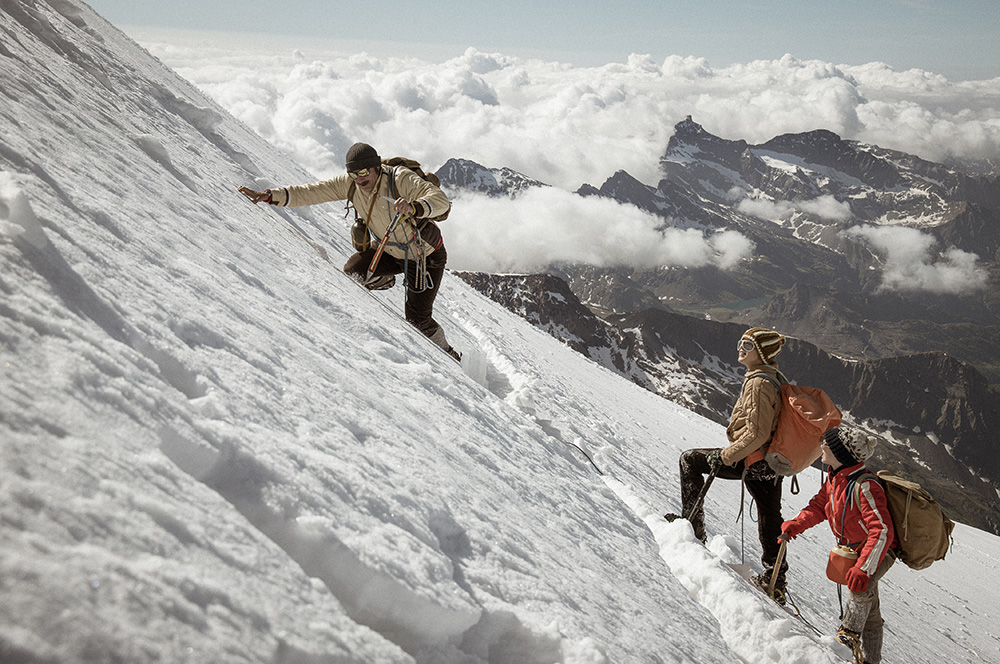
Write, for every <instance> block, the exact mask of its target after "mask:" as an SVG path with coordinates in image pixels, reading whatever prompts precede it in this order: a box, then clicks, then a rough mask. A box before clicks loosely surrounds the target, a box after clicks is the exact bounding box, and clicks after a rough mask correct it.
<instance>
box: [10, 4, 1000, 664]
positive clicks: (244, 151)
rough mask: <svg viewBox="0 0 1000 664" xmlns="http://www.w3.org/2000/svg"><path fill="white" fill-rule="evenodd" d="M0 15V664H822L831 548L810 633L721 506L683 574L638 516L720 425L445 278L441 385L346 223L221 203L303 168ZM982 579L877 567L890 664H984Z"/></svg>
mask: <svg viewBox="0 0 1000 664" xmlns="http://www.w3.org/2000/svg"><path fill="white" fill-rule="evenodd" d="M0 10H2V11H0V63H2V67H0V90H2V93H3V94H2V96H0V136H2V139H0V266H2V269H0V291H2V298H0V367H2V374H0V376H2V379H0V427H2V428H0V446H2V448H0V449H2V451H0V579H2V584H3V586H2V587H3V601H2V602H0V617H2V619H0V660H2V661H4V662H7V661H11V662H53V661H58V662H77V661H129V662H146V661H169V662H185V661H187V662H236V661H240V662H246V661H252V662H280V663H310V664H311V663H317V664H318V663H324V664H325V663H328V662H446V663H447V662H456V663H457V662H463V663H466V662H491V663H494V664H506V663H511V664H513V663H515V662H519V663H520V662H529V663H530V662H538V663H541V662H579V663H588V664H589V663H597V662H698V663H708V662H737V661H743V662H800V663H809V664H811V663H815V662H835V661H840V660H841V659H842V658H843V657H844V656H846V652H845V651H844V649H843V648H841V647H839V646H834V645H833V641H832V639H831V638H830V636H829V634H832V633H833V631H835V627H836V624H837V608H836V595H835V587H834V586H832V585H831V584H829V583H828V582H825V581H822V580H821V579H820V578H819V576H820V575H819V574H818V573H817V572H818V570H819V569H820V568H821V565H822V562H823V559H824V558H825V552H826V550H827V548H828V547H829V545H830V544H831V542H830V537H829V535H828V534H827V533H825V532H820V531H819V530H817V531H816V532H815V534H813V536H812V537H808V536H804V537H802V538H799V539H798V540H796V542H795V543H794V545H793V549H792V556H793V560H792V563H793V565H794V567H793V571H792V572H791V576H790V582H791V584H792V588H793V591H794V592H795V593H796V598H797V601H798V603H799V606H800V608H801V609H802V612H803V614H804V615H805V616H806V617H807V619H808V620H809V621H810V622H812V623H813V624H814V625H816V626H817V627H818V628H819V629H820V631H821V632H822V633H823V634H824V635H826V636H819V635H815V634H813V633H812V632H811V631H810V630H809V628H807V627H806V626H805V625H803V624H802V623H800V622H799V621H797V620H795V619H794V618H791V617H789V615H788V614H787V613H785V612H784V611H783V610H781V609H779V608H778V607H776V606H775V605H773V604H772V603H770V602H769V601H768V600H767V599H766V598H764V597H763V596H762V595H760V594H758V593H757V592H755V591H753V590H751V589H750V588H749V586H747V585H746V584H745V583H744V582H743V581H742V580H741V579H740V576H739V573H738V571H734V570H732V569H731V568H730V566H729V565H728V564H727V563H732V564H738V563H739V562H740V553H739V552H740V548H741V547H740V541H739V537H740V525H739V524H737V523H734V522H733V518H734V516H735V514H736V512H737V511H738V502H739V487H738V485H735V483H728V484H729V485H727V483H722V482H720V483H719V484H720V485H722V486H717V487H716V488H715V489H713V492H712V495H710V497H709V499H708V501H707V504H706V505H707V509H708V513H709V519H708V525H709V530H710V532H711V533H712V534H713V535H714V537H713V540H712V541H711V542H710V547H709V549H708V550H706V549H705V548H704V547H702V546H701V545H700V544H697V543H695V542H694V541H693V540H692V537H691V533H690V530H689V528H687V527H686V525H685V524H683V523H675V524H667V523H666V522H664V521H662V519H661V518H660V515H661V514H662V512H664V511H666V510H668V509H671V510H676V509H677V508H678V504H677V499H676V486H677V471H676V459H677V455H678V453H679V451H680V450H681V449H683V448H685V447H688V446H692V445H698V446H707V445H716V444H718V442H719V441H720V440H721V439H722V437H723V435H724V432H723V430H722V428H721V427H719V426H718V425H716V424H713V423H711V422H709V421H707V420H705V419H703V418H701V417H698V416H696V415H694V414H692V413H690V412H688V411H685V410H683V409H680V408H679V407H677V406H675V405H673V404H671V403H669V402H666V401H665V400H662V399H659V398H658V397H656V396H655V395H653V394H651V393H649V392H647V391H645V390H642V389H641V388H639V387H636V386H634V385H632V384H631V383H628V382H627V381H624V380H622V379H620V378H619V377H617V376H615V375H614V374H612V373H610V372H609V371H606V370H604V369H601V368H599V367H598V366H597V365H595V364H593V363H591V362H589V361H587V360H585V359H584V358H583V357H581V356H579V355H578V354H576V353H574V352H573V351H571V350H569V349H567V348H566V347H564V346H562V345H561V344H559V343H558V342H556V341H555V340H553V339H551V338H550V337H548V336H547V335H545V334H543V333H542V332H540V331H538V330H536V329H534V328H533V327H531V326H530V325H529V324H527V323H525V322H523V321H521V320H519V319H517V318H515V317H514V316H512V315H511V314H509V313H507V312H506V311H504V310H502V309H500V308H499V307H498V306H497V305H495V304H493V303H491V302H489V301H487V300H486V299H484V298H482V297H481V296H479V295H478V294H476V293H475V292H474V291H472V290H471V289H469V288H468V287H466V286H464V285H463V284H462V283H461V282H460V281H459V280H458V279H456V278H447V277H446V282H445V284H444V285H443V287H442V294H441V296H440V299H439V303H440V304H439V308H438V309H439V320H440V322H441V323H442V324H443V325H444V326H445V327H446V329H447V331H448V334H449V338H450V340H451V341H452V343H453V344H454V345H455V346H456V347H458V348H459V349H461V350H462V351H464V352H465V354H466V358H465V360H466V361H465V364H464V365H463V367H461V368H460V367H459V366H458V365H457V364H455V363H454V362H453V361H452V360H450V359H449V358H448V357H446V356H445V355H444V354H442V353H441V352H440V351H439V350H437V349H436V348H434V347H433V346H432V345H430V344H429V343H428V342H427V341H426V340H425V339H424V338H423V337H422V336H421V335H419V334H418V333H417V332H416V331H415V330H413V329H412V328H410V327H409V326H408V325H407V324H406V323H404V322H403V321H402V320H401V318H400V317H399V315H398V310H399V309H400V307H401V299H402V293H401V290H400V288H399V287H397V288H396V289H395V290H393V291H390V292H388V293H387V294H385V295H384V297H382V299H381V300H380V299H376V297H374V296H372V295H371V294H369V293H367V292H366V291H364V290H362V289H360V288H359V287H357V286H356V285H355V284H354V283H353V282H352V281H350V280H349V279H348V278H346V277H345V276H344V275H343V274H342V273H341V272H340V270H339V266H340V265H342V263H343V261H344V259H345V258H346V256H347V253H348V251H349V243H348V242H347V240H346V226H345V222H344V221H343V218H342V214H341V211H340V209H339V206H336V205H330V206H325V207H322V208H316V209H307V210H298V211H285V210H281V211H279V210H275V209H270V208H269V209H264V208H258V207H254V206H252V205H250V204H249V203H247V202H246V201H245V200H244V199H242V197H241V196H240V195H239V194H237V193H236V192H235V187H236V186H238V185H241V184H248V185H257V186H258V187H263V186H267V185H269V184H278V183H284V182H297V181H306V180H309V179H311V176H309V175H308V174H307V173H305V172H304V171H303V170H302V169H301V168H299V167H297V166H296V165H295V164H293V163H291V162H290V161H289V160H288V159H287V158H285V157H283V156H282V155H281V154H279V153H278V152H276V151H275V150H274V149H272V148H271V147H269V146H268V145H267V144H266V143H265V142H264V141H262V140H261V139H260V138H259V137H257V136H255V135H254V134H252V133H251V132H250V131H249V130H247V129H246V128H245V127H244V126H242V125H240V124H239V123H237V122H236V121H235V120H233V119H231V118H230V117H229V116H228V115H226V114H225V113H224V112H223V111H222V110H221V109H219V108H218V107H217V106H216V105H215V104H214V103H212V102H210V101H208V100H207V99H206V98H205V97H204V96H203V95H202V94H200V93H199V92H198V91H196V90H195V89H193V88H192V87H191V86H190V85H188V84H187V83H185V82H184V81H182V80H181V79H179V78H177V77H176V76H174V75H173V74H172V73H171V72H169V71H168V70H166V69H165V68H164V67H163V66H162V65H160V64H159V63H158V62H157V61H155V60H153V59H152V58H150V57H149V56H148V55H146V54H145V53H144V52H143V51H142V50H141V49H139V48H138V47H137V46H136V45H135V44H134V43H132V42H131V41H130V40H128V39H127V38H125V37H124V36H123V35H122V34H121V33H119V32H118V31H117V30H115V29H114V28H113V27H111V26H109V25H108V24H106V23H105V22H104V21H103V20H102V19H100V18H99V17H97V16H96V15H94V14H93V13H92V12H91V11H90V10H89V9H88V8H87V7H86V6H85V5H77V4H73V3H71V2H69V1H68V0H50V1H49V2H41V1H35V0H26V1H20V2H6V1H3V2H0ZM446 223H447V224H448V225H450V224H460V223H461V214H460V211H458V210H456V212H455V214H453V215H452V218H451V219H449V221H448V222H446ZM444 232H445V234H446V237H447V232H448V228H447V226H445V228H444ZM574 444H575V445H579V446H580V447H582V448H584V449H586V450H588V451H589V452H590V453H591V454H592V455H593V458H594V461H595V462H596V464H597V466H598V467H599V468H600V469H601V470H602V471H603V473H604V474H603V475H601V474H599V473H598V472H597V470H595V468H594V467H593V466H592V465H591V464H590V463H589V462H588V461H587V459H586V458H585V457H584V456H583V454H582V453H581V452H580V451H579V450H578V449H577V448H576V447H574V446H573V445H574ZM805 484H806V485H807V486H809V487H810V488H811V489H814V488H815V486H816V485H817V484H818V480H813V479H812V478H806V480H805ZM807 498H808V496H807V495H805V494H803V495H800V496H789V497H788V499H787V502H788V510H789V512H791V511H792V510H794V509H795V508H797V507H798V506H801V505H802V504H804V502H805V500H806V499H807ZM752 529H753V524H752V523H747V530H748V536H747V544H746V561H747V564H748V565H749V566H750V567H754V565H755V564H754V561H755V559H756V557H757V556H758V555H759V553H758V552H757V550H756V546H755V542H754V541H753V540H754V539H755V538H754V537H753V536H752V535H750V534H749V531H751V530H752ZM998 556H1000V542H998V541H997V538H995V537H993V536H990V535H986V534H983V533H981V532H978V531H973V530H971V529H967V528H960V529H959V532H958V536H957V538H956V546H955V549H954V551H953V553H952V554H951V555H950V557H949V559H948V560H947V561H946V562H945V563H943V564H940V563H939V564H937V565H935V566H934V567H932V568H931V569H930V570H928V571H927V572H923V573H919V574H917V573H911V572H909V570H905V569H901V570H898V571H894V572H893V573H892V574H891V575H890V577H889V578H888V579H887V581H886V584H885V591H884V605H885V612H886V615H887V620H888V621H889V633H888V635H887V639H886V647H887V655H888V657H887V659H889V661H907V662H936V661H940V659H941V657H942V656H946V657H947V659H948V661H961V662H980V661H998V660H1000V637H998V630H997V628H996V622H997V621H996V615H997V606H998V601H997V599H996V597H995V594H994V593H987V594H985V596H984V593H983V592H982V591H981V588H982V581H983V580H984V579H995V577H996V572H997V564H998V562H997V559H998Z"/></svg>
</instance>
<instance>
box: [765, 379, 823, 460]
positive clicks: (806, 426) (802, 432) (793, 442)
mask: <svg viewBox="0 0 1000 664" xmlns="http://www.w3.org/2000/svg"><path fill="white" fill-rule="evenodd" d="M757 375H758V376H761V377H762V378H764V379H766V380H768V381H770V382H771V383H773V384H774V385H775V386H776V387H777V388H778V390H779V391H780V392H781V410H780V411H779V412H778V424H777V427H776V428H775V430H774V436H773V437H772V438H771V442H770V444H768V446H767V448H766V449H765V450H763V452H764V459H765V460H766V461H767V464H768V465H769V466H770V467H771V469H772V470H773V471H774V472H776V473H777V474H778V475H783V476H786V477H787V476H790V475H795V474H796V473H799V472H801V471H803V470H805V469H806V468H808V467H809V466H811V465H812V464H813V463H814V462H815V461H816V459H818V458H819V457H820V455H821V454H822V450H820V445H822V443H823V434H824V433H825V432H826V430H827V429H830V428H832V427H836V426H839V425H840V419H841V413H840V409H839V408H837V406H836V405H834V403H833V400H832V399H830V397H829V396H828V395H827V393H826V392H824V391H823V390H821V389H819V388H818V387H809V386H807V385H793V384H791V383H789V382H788V381H787V380H785V377H784V376H782V375H781V374H780V373H779V374H778V376H779V377H780V379H781V381H780V382H779V381H778V380H775V379H774V378H773V377H772V376H771V375H770V374H767V373H760V374H757Z"/></svg>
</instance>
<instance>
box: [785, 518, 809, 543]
mask: <svg viewBox="0 0 1000 664" xmlns="http://www.w3.org/2000/svg"><path fill="white" fill-rule="evenodd" d="M803 532H805V528H803V527H802V526H800V525H799V524H798V523H796V522H795V521H785V522H784V523H782V524H781V534H782V535H784V536H785V537H786V539H790V540H793V539H795V538H796V537H798V536H799V535H801V534H802V533H803Z"/></svg>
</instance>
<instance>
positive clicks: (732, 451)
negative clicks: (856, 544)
mask: <svg viewBox="0 0 1000 664" xmlns="http://www.w3.org/2000/svg"><path fill="white" fill-rule="evenodd" d="M784 343H785V338H784V337H783V336H782V335H781V334H779V333H777V332H775V331H774V330H769V329H767V328H763V327H755V328H751V329H749V330H747V331H746V332H744V333H743V336H742V337H740V340H739V343H738V344H737V353H738V361H739V363H740V364H742V365H743V366H744V367H746V374H744V378H743V385H742V387H741V388H740V396H739V398H738V399H737V400H736V405H735V406H734V407H733V412H732V414H731V415H730V417H729V426H728V427H727V428H726V437H727V439H728V440H729V445H727V446H726V447H725V448H722V449H719V448H714V449H692V450H685V451H684V452H683V453H682V454H681V458H680V473H681V510H682V514H683V516H685V517H686V518H688V519H689V520H690V522H691V526H692V527H693V528H694V533H695V536H696V537H698V539H700V540H701V541H702V542H705V541H706V540H707V534H706V532H705V512H704V509H703V507H702V505H701V504H696V503H698V500H699V497H700V498H702V499H703V498H704V497H703V496H702V495H701V493H702V488H703V487H704V486H705V476H706V475H709V474H713V475H714V476H715V477H718V478H720V479H726V480H741V481H743V482H745V483H746V488H747V491H748V492H749V493H750V495H751V496H752V497H753V499H754V502H755V503H757V514H758V520H757V531H758V532H757V535H758V538H759V539H760V545H761V549H762V555H761V558H760V560H761V564H762V565H763V568H764V570H763V572H761V573H758V574H755V575H754V576H753V577H752V578H751V581H752V582H753V583H755V584H756V585H758V586H761V587H762V588H764V589H766V588H767V587H768V584H769V583H770V580H771V576H772V573H773V571H774V567H775V564H776V562H777V558H778V549H779V548H780V545H779V543H778V539H777V538H778V536H779V535H780V534H781V523H782V518H781V481H782V479H783V478H782V477H781V476H779V475H778V474H777V473H775V472H774V470H772V469H771V466H770V465H768V463H767V461H765V460H764V453H763V450H762V448H763V447H764V446H765V445H766V444H767V443H769V442H770V440H771V437H772V436H773V435H774V430H775V428H776V427H777V425H778V414H779V412H780V411H781V391H780V389H779V388H778V384H780V382H781V381H782V380H783V379H782V378H780V377H779V374H778V364H777V361H776V357H777V355H778V353H779V352H780V351H781V347H782V345H784ZM765 375H768V376H770V377H772V378H773V379H774V381H775V382H771V380H768V379H767V378H765V377H764V376H765ZM680 516H681V515H678V514H674V513H668V514H666V515H665V517H666V519H667V520H668V521H674V520H675V519H677V518H679V517H680ZM787 569H788V564H787V563H786V562H785V561H782V563H781V567H780V568H779V571H778V578H777V581H776V585H775V591H776V592H775V599H776V600H778V601H779V602H783V601H784V600H783V598H784V592H785V572H786V570H787Z"/></svg>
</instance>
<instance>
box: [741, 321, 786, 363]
mask: <svg viewBox="0 0 1000 664" xmlns="http://www.w3.org/2000/svg"><path fill="white" fill-rule="evenodd" d="M743 339H749V340H750V341H752V342H753V345H754V348H756V349H757V354H758V355H760V359H761V360H762V361H763V362H765V363H766V364H774V358H776V357H777V356H778V353H780V352H781V347H782V346H784V345H785V337H783V336H782V335H781V334H779V333H777V332H775V331H774V330H769V329H767V328H766V327H754V328H751V329H749V330H747V331H746V332H744V333H743V336H742V337H740V340H741V341H742V340H743Z"/></svg>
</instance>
